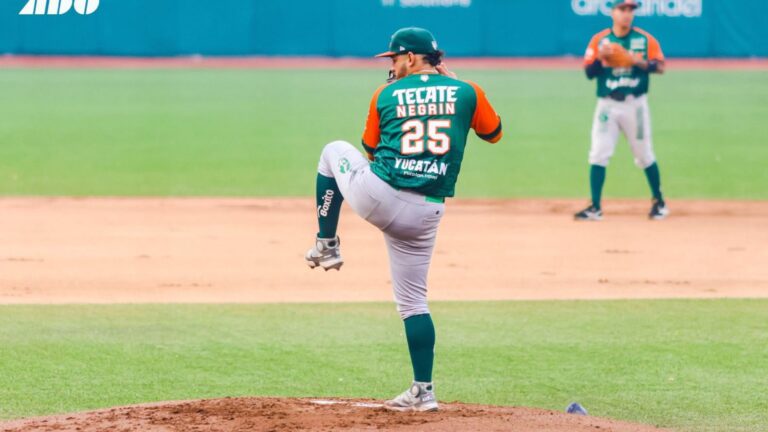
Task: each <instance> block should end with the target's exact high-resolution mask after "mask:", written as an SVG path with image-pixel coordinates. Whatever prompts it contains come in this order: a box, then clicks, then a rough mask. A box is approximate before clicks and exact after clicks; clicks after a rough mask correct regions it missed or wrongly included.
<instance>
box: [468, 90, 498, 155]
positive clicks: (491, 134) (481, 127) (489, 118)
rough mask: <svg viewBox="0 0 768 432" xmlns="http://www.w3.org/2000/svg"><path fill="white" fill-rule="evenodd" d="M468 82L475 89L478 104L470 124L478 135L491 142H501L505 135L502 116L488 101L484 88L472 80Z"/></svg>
mask: <svg viewBox="0 0 768 432" xmlns="http://www.w3.org/2000/svg"><path fill="white" fill-rule="evenodd" d="M467 83H468V84H470V85H471V86H472V88H474V89H475V94H476V95H477V106H476V107H475V114H474V116H472V124H471V125H470V126H471V127H472V129H474V130H475V133H476V134H477V136H479V137H480V138H482V139H484V140H485V141H488V142H489V143H492V144H495V143H497V142H499V140H500V139H501V137H502V135H503V132H502V130H501V117H499V115H498V114H496V110H494V109H493V107H492V106H491V103H490V102H488V98H487V97H486V96H485V92H484V91H483V89H482V88H480V86H479V85H477V84H475V83H473V82H471V81H468V82H467Z"/></svg>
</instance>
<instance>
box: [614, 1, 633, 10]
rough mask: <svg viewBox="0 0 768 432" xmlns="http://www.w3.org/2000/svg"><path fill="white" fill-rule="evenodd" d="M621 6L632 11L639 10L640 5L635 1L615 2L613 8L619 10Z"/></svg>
mask: <svg viewBox="0 0 768 432" xmlns="http://www.w3.org/2000/svg"><path fill="white" fill-rule="evenodd" d="M620 6H629V7H631V8H632V9H637V8H638V6H639V5H638V4H637V2H636V1H635V0H615V1H614V2H613V7H614V8H617V7H620Z"/></svg>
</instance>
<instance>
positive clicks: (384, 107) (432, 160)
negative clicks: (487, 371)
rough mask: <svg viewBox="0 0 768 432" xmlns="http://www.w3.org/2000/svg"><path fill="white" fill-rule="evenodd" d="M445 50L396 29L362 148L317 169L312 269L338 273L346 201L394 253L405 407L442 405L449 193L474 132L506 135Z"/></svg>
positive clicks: (343, 147)
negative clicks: (438, 380)
mask: <svg viewBox="0 0 768 432" xmlns="http://www.w3.org/2000/svg"><path fill="white" fill-rule="evenodd" d="M442 55H443V53H442V51H439V50H438V49H437V42H436V41H435V39H434V37H433V36H432V34H431V33H429V32H428V31H426V30H424V29H420V28H405V29H401V30H399V31H397V32H396V33H395V34H394V35H393V36H392V40H391V42H390V46H389V51H387V52H385V53H383V54H379V55H378V56H377V57H389V58H391V59H392V68H391V69H390V80H389V83H388V84H386V85H383V86H381V87H379V89H377V90H376V92H375V93H374V95H373V98H372V100H371V103H370V107H369V111H368V119H367V121H366V126H365V132H364V133H363V138H362V141H363V147H364V149H365V151H366V153H367V154H368V159H370V160H371V161H372V163H370V164H369V163H368V160H366V159H365V158H364V157H363V155H362V154H361V153H360V152H359V151H358V150H357V149H355V148H354V147H353V146H352V145H351V144H349V143H346V142H344V141H336V142H332V143H330V144H328V145H327V146H326V147H325V148H324V149H323V153H322V155H321V157H320V164H319V166H318V175H317V189H316V192H317V206H318V224H319V228H320V229H319V232H318V234H317V240H316V242H315V246H314V247H313V248H312V249H310V250H309V251H308V252H307V255H306V260H307V263H308V264H309V266H310V267H312V268H314V267H317V266H320V267H323V268H324V269H326V270H328V269H331V268H335V269H339V268H340V267H341V265H342V264H343V260H342V258H341V254H340V253H339V238H338V236H337V235H336V228H337V225H338V221H339V212H340V209H341V203H342V200H343V199H346V200H347V202H348V203H349V205H350V207H352V209H353V210H354V211H355V213H357V214H358V215H359V216H361V217H362V218H364V219H365V220H366V221H368V222H370V223H371V224H372V225H374V226H375V227H377V228H379V229H380V230H381V231H382V232H383V233H384V239H385V242H386V245H387V250H388V252H389V262H390V271H391V274H392V288H393V291H394V297H395V302H396V303H397V310H398V311H399V313H400V317H401V318H402V319H403V321H404V325H405V334H406V338H407V340H408V350H409V352H410V356H411V363H412V366H413V384H412V385H411V387H410V388H409V389H408V390H406V391H405V392H403V393H402V394H401V395H399V396H397V397H395V398H394V399H392V400H389V401H387V402H385V407H387V408H388V409H392V410H398V411H432V410H436V409H437V407H438V405H437V400H436V398H435V393H434V386H433V384H432V366H433V363H434V349H435V328H434V325H433V323H432V317H431V315H430V312H429V308H428V306H427V273H428V271H429V264H430V260H431V258H432V250H433V248H434V245H435V238H436V235H437V228H438V225H439V224H440V219H441V218H442V216H443V210H444V206H445V205H444V202H445V198H446V197H452V196H453V195H454V187H455V184H456V180H457V178H458V175H459V171H460V170H461V162H462V159H463V157H464V147H465V145H466V140H467V134H468V133H469V129H470V128H472V129H474V130H475V132H476V133H477V135H478V136H479V137H480V138H482V139H484V140H486V141H489V142H492V143H495V142H497V141H499V140H500V139H501V136H502V131H501V119H500V118H499V116H498V115H497V114H496V112H495V111H494V109H493V108H492V107H491V105H490V103H489V102H488V100H487V99H486V97H485V93H484V92H483V90H482V89H481V88H480V87H479V86H478V85H476V84H474V83H470V82H464V81H460V80H458V79H456V76H455V75H454V74H453V73H451V72H449V71H448V70H447V69H446V68H445V66H444V65H442V64H441V59H442Z"/></svg>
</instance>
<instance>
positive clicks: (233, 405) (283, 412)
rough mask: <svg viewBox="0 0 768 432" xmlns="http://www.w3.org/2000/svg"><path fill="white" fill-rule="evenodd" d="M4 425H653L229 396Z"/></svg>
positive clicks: (643, 429) (622, 431)
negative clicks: (390, 408)
mask: <svg viewBox="0 0 768 432" xmlns="http://www.w3.org/2000/svg"><path fill="white" fill-rule="evenodd" d="M0 430H2V431H104V430H111V431H121V432H128V431H190V430H205V431H302V430H323V431H331V430H333V431H338V430H344V431H357V430H386V431H400V430H420V431H447V430H453V431H458V430H464V431H468V430H473V431H477V430H482V431H521V432H522V431H525V432H529V431H533V430H535V431H538V432H561V431H562V432H565V431H568V432H579V431H591V432H594V431H596V430H599V431H612V432H630V431H631V432H649V431H660V430H662V429H657V428H654V427H650V426H643V425H635V424H630V423H623V422H619V421H613V420H607V419H600V418H596V417H585V416H577V415H573V414H564V413H559V412H554V411H546V410H542V409H533V408H513V407H495V406H486V405H465V404H461V403H451V404H443V405H441V410H440V411H439V412H434V413H396V412H390V411H386V410H385V409H383V408H382V407H381V404H380V403H378V402H373V401H361V400H340V399H333V400H331V399H284V398H226V399H213V400H201V401H187V402H169V403H160V404H150V405H135V406H128V407H120V408H112V409H107V410H101V411H92V412H86V413H80V414H73V415H63V416H56V417H45V418H35V419H28V420H19V421H14V422H11V423H5V424H0Z"/></svg>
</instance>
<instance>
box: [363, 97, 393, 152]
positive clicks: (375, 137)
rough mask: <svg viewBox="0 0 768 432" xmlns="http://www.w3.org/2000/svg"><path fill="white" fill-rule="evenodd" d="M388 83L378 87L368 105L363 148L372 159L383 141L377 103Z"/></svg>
mask: <svg viewBox="0 0 768 432" xmlns="http://www.w3.org/2000/svg"><path fill="white" fill-rule="evenodd" d="M387 85H389V84H384V85H382V86H381V87H379V88H377V89H376V91H375V92H374V93H373V97H372V98H371V105H370V106H369V107H368V119H367V120H366V121H365V130H364V131H363V148H364V149H365V152H366V154H368V159H370V160H373V152H374V150H376V146H377V145H379V141H381V127H380V124H379V110H378V108H377V105H378V102H379V95H380V94H381V91H382V90H384V87H386V86H387Z"/></svg>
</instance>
